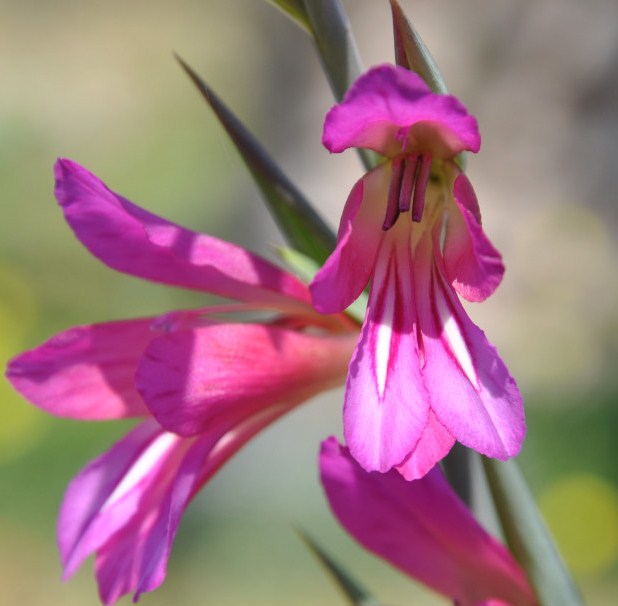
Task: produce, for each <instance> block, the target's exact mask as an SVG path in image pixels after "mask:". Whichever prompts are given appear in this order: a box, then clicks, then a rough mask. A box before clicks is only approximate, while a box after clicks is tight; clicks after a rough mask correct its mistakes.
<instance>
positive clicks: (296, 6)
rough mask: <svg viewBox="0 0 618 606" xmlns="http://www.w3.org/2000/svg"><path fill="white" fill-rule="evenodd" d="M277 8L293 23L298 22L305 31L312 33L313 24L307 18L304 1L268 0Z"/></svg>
mask: <svg viewBox="0 0 618 606" xmlns="http://www.w3.org/2000/svg"><path fill="white" fill-rule="evenodd" d="M268 1H269V2H270V3H271V4H274V5H275V6H276V7H277V8H279V9H281V10H282V11H283V12H284V13H285V14H286V15H288V17H290V18H291V19H292V20H293V21H296V23H297V24H298V25H300V26H301V27H302V28H303V29H306V30H307V31H308V32H309V33H311V23H310V22H309V18H308V17H307V11H306V10H305V3H304V2H303V0H268Z"/></svg>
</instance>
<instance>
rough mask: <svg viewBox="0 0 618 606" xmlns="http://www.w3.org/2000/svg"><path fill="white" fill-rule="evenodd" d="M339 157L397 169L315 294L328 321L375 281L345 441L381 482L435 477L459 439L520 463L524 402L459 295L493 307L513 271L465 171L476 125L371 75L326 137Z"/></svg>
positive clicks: (346, 229)
mask: <svg viewBox="0 0 618 606" xmlns="http://www.w3.org/2000/svg"><path fill="white" fill-rule="evenodd" d="M323 142H324V145H325V146H326V147H327V148H328V149H329V150H330V151H331V152H341V151H343V150H345V149H347V148H349V147H363V148H369V149H372V150H374V151H376V152H378V153H380V154H382V155H383V156H385V157H386V161H385V162H383V163H382V164H381V165H379V166H378V167H376V168H375V169H373V170H371V171H369V172H368V173H367V174H366V175H364V176H363V177H362V178H361V179H360V181H358V182H357V183H356V185H355V186H354V187H353V189H352V192H351V193H350V196H349V198H348V200H347V202H346V205H345V208H344V211H343V215H342V217H341V224H340V227H339V234H338V242H337V247H336V249H335V251H334V252H333V254H332V255H331V256H330V257H329V259H328V260H327V261H326V263H325V265H324V267H323V268H322V269H321V270H320V271H319V272H318V274H317V276H316V277H315V279H314V281H313V283H312V284H311V286H310V290H311V293H312V296H313V301H314V305H315V307H316V308H317V309H318V310H320V311H322V312H324V313H334V312H337V311H341V310H343V309H345V308H346V307H347V306H348V305H350V304H351V303H352V302H353V301H354V300H355V299H356V298H357V297H358V296H359V294H360V293H361V292H362V291H363V289H364V288H365V286H366V285H367V283H368V282H369V280H370V279H371V291H370V294H369V304H368V307H367V313H366V317H365V322H364V325H363V328H362V331H361V336H360V340H359V342H358V345H357V348H356V351H355V353H354V356H353V358H352V361H351V363H350V368H349V374H348V379H347V384H346V396H345V408H344V432H345V433H344V435H345V439H346V442H347V444H348V446H349V448H350V451H351V453H352V455H353V456H354V457H355V458H356V460H357V461H358V462H359V463H360V464H361V465H362V466H363V467H364V468H365V469H366V470H368V471H373V470H379V471H382V472H384V471H387V470H389V469H391V468H392V467H395V466H397V467H398V468H399V470H400V471H401V473H402V474H403V475H404V476H405V477H406V478H407V479H414V478H418V477H422V476H423V475H424V474H425V473H427V471H429V469H431V468H432V467H433V466H434V465H435V463H436V462H437V461H439V460H440V459H441V458H442V457H444V456H445V455H446V454H447V453H448V451H449V450H450V448H451V447H452V445H453V443H454V442H455V440H459V441H460V442H461V443H462V444H465V445H466V446H469V447H470V448H474V449H475V450H477V451H479V452H481V453H483V454H485V455H487V456H491V457H496V458H499V459H507V458H508V457H511V456H513V455H515V454H517V453H518V452H519V450H520V448H521V443H522V441H523V437H524V433H525V423H524V413H523V405H522V399H521V395H520V393H519V390H518V389H517V385H516V384H515V381H514V380H513V378H512V377H511V376H510V375H509V372H508V370H507V368H506V366H505V365H504V363H503V362H502V360H501V359H500V357H499V356H498V354H497V352H496V350H495V349H494V347H493V346H492V345H491V344H490V343H489V342H488V341H487V339H486V338H485V335H484V333H483V332H482V331H481V330H480V329H479V328H478V327H477V326H475V325H474V324H473V323H472V322H471V321H470V319H469V318H468V316H467V315H466V312H465V311H464V309H463V307H462V305H461V303H460V301H459V299H458V297H457V295H456V292H455V291H457V293H459V294H460V295H461V296H462V297H464V298H465V299H468V300H469V301H481V300H483V299H485V298H486V297H488V296H489V295H490V294H491V293H492V292H493V291H494V290H495V289H496V287H497V286H498V284H499V283H500V280H501V278H502V274H503V272H504V267H503V265H502V261H501V258H500V254H499V253H498V252H497V251H496V249H495V248H494V247H493V246H492V244H491V243H490V242H489V240H488V239H487V237H486V236H485V234H484V233H483V230H482V228H481V217H480V212H479V207H478V203H477V200H476V197H475V195H474V190H473V189H472V186H471V184H470V182H469V181H468V179H467V178H466V176H465V174H464V173H463V172H461V170H460V169H459V167H458V165H457V164H456V163H455V157H456V156H457V155H458V154H459V153H461V152H462V151H466V150H467V151H473V152H476V151H478V149H479V146H480V135H479V133H478V128H477V124H476V120H475V119H474V118H473V117H472V116H471V115H469V114H468V113H467V111H466V109H465V108H464V106H463V105H462V104H461V103H460V102H459V101H458V100H457V99H456V98H454V97H452V96H447V95H438V94H435V93H432V92H431V91H430V90H429V88H428V87H427V85H426V84H425V83H424V82H423V80H422V79H421V78H420V77H419V76H418V75H416V74H414V73H412V72H410V71H408V70H406V69H404V68H402V67H394V66H389V65H383V66H379V67H376V68H374V69H371V70H370V71H369V72H367V73H366V74H365V75H363V76H361V77H360V78H359V79H358V80H357V81H356V83H355V84H354V85H353V86H352V88H351V89H350V91H349V92H348V93H347V95H346V97H345V99H344V100H343V102H342V103H340V104H339V105H336V106H335V107H333V108H332V109H331V110H330V112H329V113H328V115H327V117H326V121H325V124H324V135H323Z"/></svg>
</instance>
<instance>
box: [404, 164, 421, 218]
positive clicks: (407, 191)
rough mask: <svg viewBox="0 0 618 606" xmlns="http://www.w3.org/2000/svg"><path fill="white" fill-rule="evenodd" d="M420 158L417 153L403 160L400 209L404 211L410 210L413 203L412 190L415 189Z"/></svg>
mask: <svg viewBox="0 0 618 606" xmlns="http://www.w3.org/2000/svg"><path fill="white" fill-rule="evenodd" d="M419 159H420V158H419V156H417V155H416V154H415V155H413V156H409V157H407V158H406V159H405V160H404V161H403V164H404V168H403V177H402V179H401V189H400V190H399V211H400V212H402V213H405V212H408V211H409V210H410V205H411V204H412V192H413V191H414V182H415V181H416V173H417V171H418V164H419Z"/></svg>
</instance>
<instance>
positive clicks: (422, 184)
mask: <svg viewBox="0 0 618 606" xmlns="http://www.w3.org/2000/svg"><path fill="white" fill-rule="evenodd" d="M418 164H419V166H418V170H417V174H416V180H415V182H414V195H413V196H412V221H416V222H417V223H420V221H421V219H422V218H423V210H424V208H425V194H426V193H427V184H428V183H429V175H430V174H431V155H429V154H423V156H421V157H420V158H419V163H418Z"/></svg>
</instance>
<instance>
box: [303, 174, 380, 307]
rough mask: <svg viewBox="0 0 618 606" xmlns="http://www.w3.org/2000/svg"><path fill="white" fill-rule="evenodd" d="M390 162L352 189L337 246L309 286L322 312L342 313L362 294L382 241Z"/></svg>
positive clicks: (342, 217)
mask: <svg viewBox="0 0 618 606" xmlns="http://www.w3.org/2000/svg"><path fill="white" fill-rule="evenodd" d="M390 168H391V166H390V163H387V164H383V165H381V166H378V167H377V168H375V169H373V170H372V171H370V172H369V173H367V174H366V175H365V176H364V177H363V178H362V179H360V180H359V181H358V182H357V183H356V184H355V185H354V187H353V188H352V191H351V192H350V195H349V196H348V199H347V201H346V204H345V207H344V209H343V214H342V215H341V222H340V224H339V233H338V235H337V247H336V248H335V250H334V251H333V253H332V254H331V255H330V257H329V258H328V259H327V260H326V263H324V266H323V267H322V269H320V271H318V273H317V274H316V276H315V278H314V279H313V282H312V283H311V285H310V286H309V289H310V291H311V296H312V298H313V305H314V307H315V308H316V309H317V310H318V311H320V312H322V313H336V312H339V311H343V310H344V309H345V308H346V307H348V306H349V305H350V304H351V303H353V302H354V300H355V299H356V298H357V297H358V296H359V295H360V294H361V292H363V289H364V288H365V286H367V283H368V282H369V278H370V276H371V272H372V271H373V267H374V265H375V259H376V255H377V253H378V248H379V246H380V242H381V241H382V237H383V232H382V222H383V220H384V213H385V212H386V197H387V194H388V186H389V179H390V172H391V171H390Z"/></svg>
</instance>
